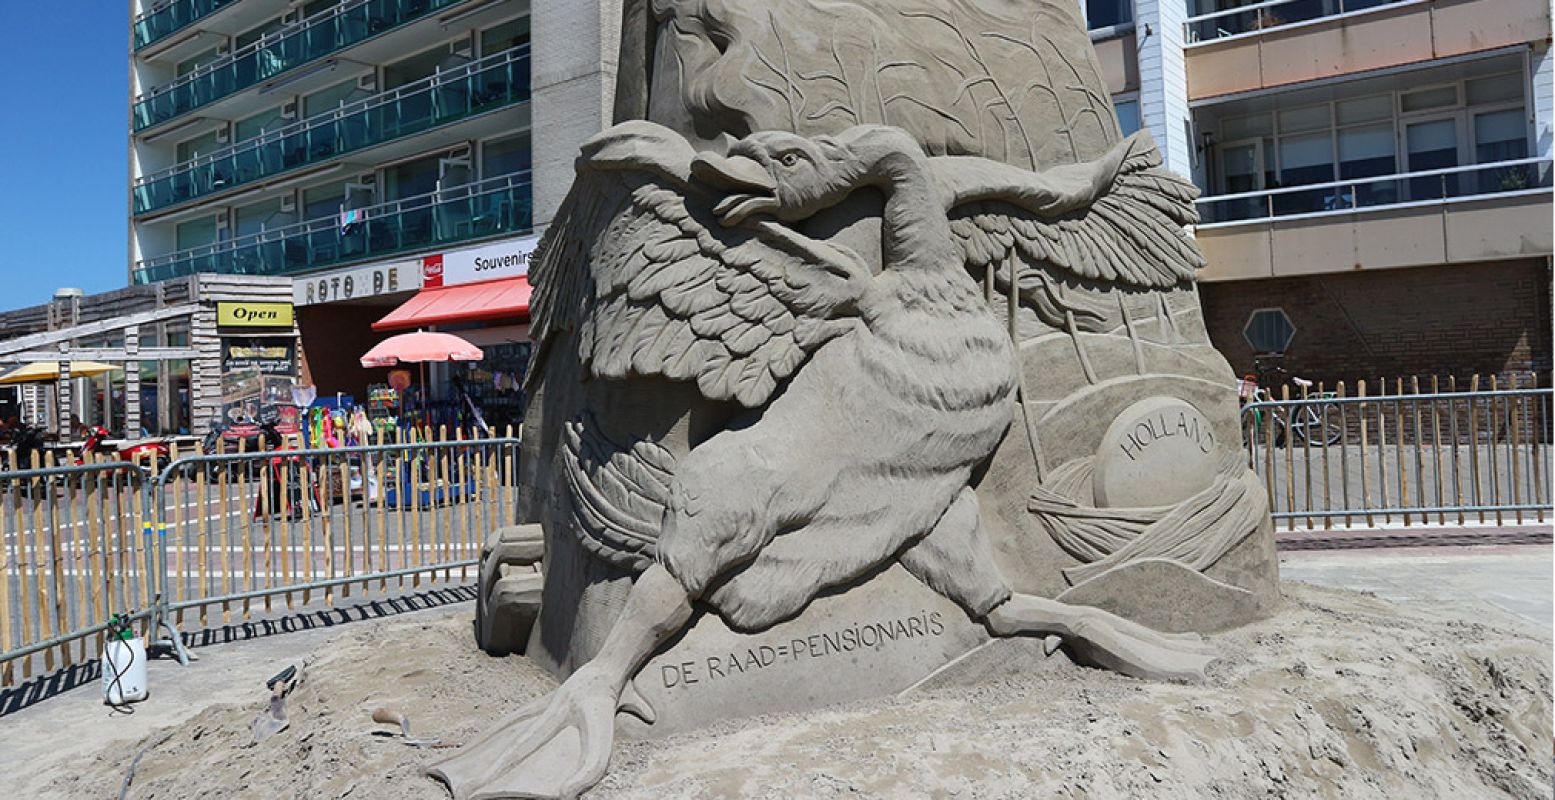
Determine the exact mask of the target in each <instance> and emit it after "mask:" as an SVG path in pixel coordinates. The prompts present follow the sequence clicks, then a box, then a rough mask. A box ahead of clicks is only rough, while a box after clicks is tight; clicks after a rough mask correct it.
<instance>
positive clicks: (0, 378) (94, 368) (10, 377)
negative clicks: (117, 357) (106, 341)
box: [0, 361, 124, 385]
mask: <svg viewBox="0 0 1555 800" xmlns="http://www.w3.org/2000/svg"><path fill="white" fill-rule="evenodd" d="M116 369H124V368H123V367H121V366H118V365H116V364H104V363H102V362H100V361H72V362H70V377H72V378H95V377H97V376H98V375H101V374H103V373H105V372H112V371H114V370H116ZM59 374H60V363H59V362H58V361H34V362H32V363H31V364H27V365H25V366H21V367H17V368H16V369H13V370H11V371H10V372H7V373H6V374H4V375H0V384H6V385H11V384H17V383H53V382H55V381H57V380H59Z"/></svg>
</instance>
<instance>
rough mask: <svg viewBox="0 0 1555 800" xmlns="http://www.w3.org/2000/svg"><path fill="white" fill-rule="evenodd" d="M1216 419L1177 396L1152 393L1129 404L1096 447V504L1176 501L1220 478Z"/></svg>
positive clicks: (1138, 505)
mask: <svg viewBox="0 0 1555 800" xmlns="http://www.w3.org/2000/svg"><path fill="white" fill-rule="evenodd" d="M1215 447H1216V442H1215V434H1214V430H1213V427H1212V426H1211V425H1210V421H1209V419H1208V418H1207V417H1205V416H1204V414H1203V412H1201V411H1199V410H1198V409H1197V408H1195V407H1194V406H1193V405H1192V404H1191V403H1188V402H1186V401H1184V400H1181V399H1179V398H1176V397H1161V396H1157V397H1147V398H1145V399H1144V400H1140V401H1139V402H1137V403H1135V404H1133V405H1131V406H1129V407H1128V408H1125V409H1123V413H1121V414H1119V415H1118V417H1117V419H1114V420H1113V421H1112V425H1110V426H1109V427H1108V428H1107V433H1106V434H1105V435H1104V436H1103V437H1102V440H1101V447H1100V448H1098V449H1097V451H1096V472H1095V479H1094V480H1095V492H1096V504H1097V505H1098V506H1102V507H1111V508H1141V507H1149V506H1166V505H1174V504H1176V503H1178V502H1181V501H1182V500H1183V499H1185V498H1188V497H1191V496H1193V495H1195V494H1197V493H1199V492H1201V491H1203V490H1204V489H1206V488H1208V487H1209V485H1210V484H1211V483H1212V482H1214V480H1215V461H1216V457H1215Z"/></svg>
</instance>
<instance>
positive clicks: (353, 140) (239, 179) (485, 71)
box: [134, 45, 529, 214]
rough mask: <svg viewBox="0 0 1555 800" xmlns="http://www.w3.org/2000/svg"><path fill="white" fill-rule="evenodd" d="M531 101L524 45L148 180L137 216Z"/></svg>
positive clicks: (140, 192) (138, 195)
mask: <svg viewBox="0 0 1555 800" xmlns="http://www.w3.org/2000/svg"><path fill="white" fill-rule="evenodd" d="M528 99H529V47H528V45H523V46H520V47H517V48H514V49H512V50H508V51H505V52H502V53H498V54H496V55H493V56H488V57H486V58H484V59H481V60H480V61H477V62H474V63H472V64H469V65H466V66H464V67H460V68H458V69H456V70H452V71H450V72H447V73H440V74H438V75H434V76H432V77H430V78H426V79H423V80H421V81H417V82H415V83H412V84H407V85H406V86H402V87H399V88H397V89H393V90H391V91H388V92H383V93H381V94H379V95H376V96H374V97H369V98H366V99H364V100H360V101H357V102H355V103H352V104H349V105H346V106H343V107H341V108H338V109H331V110H329V111H327V112H325V113H323V114H318V115H315V116H314V117H311V118H309V119H306V120H303V121H301V122H298V123H295V124H293V125H289V126H287V127H285V128H281V129H279V130H276V131H271V132H269V133H264V134H261V135H260V136H259V137H257V138H255V139H252V140H250V141H247V142H239V143H237V144H236V145H233V146H232V147H231V148H228V149H226V150H225V151H218V152H217V153H216V154H215V155H214V156H212V157H208V158H207V159H204V160H200V161H198V162H195V163H193V164H190V165H188V166H184V167H174V168H173V171H169V172H163V173H157V174H155V175H153V176H150V177H148V178H146V179H144V182H143V183H141V184H140V185H138V186H137V187H136V191H135V195H134V197H135V213H136V214H144V213H146V212H148V211H155V210H158V209H161V208H166V207H167V206H170V205H173V204H176V203H182V202H185V201H187V200H191V199H194V198H196V197H201V196H204V195H206V194H209V193H211V192H216V191H222V190H225V189H230V188H233V187H235V186H240V185H242V184H245V183H249V182H251V181H256V180H260V179H263V178H269V177H273V176H275V175H278V174H280V173H282V172H285V171H287V170H291V169H296V168H298V167H302V166H305V165H308V164H317V163H320V162H322V161H326V160H328V159H331V158H335V157H337V156H340V155H344V154H346V153H350V152H352V151H355V150H360V149H362V148H365V147H371V146H374V145H378V144H382V143H384V142H388V141H392V140H394V139H398V138H400V137H403V136H409V135H411V134H415V133H420V132H422V131H425V130H430V129H431V128H434V127H437V126H439V125H445V124H448V123H450V122H455V121H457V120H459V119H463V118H464V117H467V116H470V115H471V114H477V113H484V112H486V111H491V110H494V109H498V108H502V107H504V106H510V105H514V104H517V103H522V102H526V101H528ZM207 172H209V173H210V174H208V175H207V174H206V173H207Z"/></svg>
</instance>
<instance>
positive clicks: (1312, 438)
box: [1291, 403, 1344, 447]
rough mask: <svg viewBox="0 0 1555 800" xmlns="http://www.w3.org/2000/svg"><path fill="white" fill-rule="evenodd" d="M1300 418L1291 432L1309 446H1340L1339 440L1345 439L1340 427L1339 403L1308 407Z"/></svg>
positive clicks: (1303, 410) (1292, 426)
mask: <svg viewBox="0 0 1555 800" xmlns="http://www.w3.org/2000/svg"><path fill="white" fill-rule="evenodd" d="M1300 416H1301V418H1300V419H1299V420H1297V421H1296V422H1294V423H1293V424H1292V425H1291V431H1292V432H1294V433H1295V434H1296V435H1297V436H1300V437H1301V438H1302V439H1304V440H1306V441H1307V442H1308V443H1309V444H1316V445H1322V446H1324V447H1327V446H1329V445H1332V444H1338V443H1339V440H1340V439H1343V438H1344V429H1343V428H1341V427H1339V404H1338V403H1324V404H1323V405H1321V406H1306V407H1305V408H1303V409H1302V411H1301V415H1300Z"/></svg>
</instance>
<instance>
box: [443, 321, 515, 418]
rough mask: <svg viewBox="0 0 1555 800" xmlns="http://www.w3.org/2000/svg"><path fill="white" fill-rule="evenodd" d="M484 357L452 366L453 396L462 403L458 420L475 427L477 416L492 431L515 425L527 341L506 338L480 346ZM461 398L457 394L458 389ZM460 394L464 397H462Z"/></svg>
mask: <svg viewBox="0 0 1555 800" xmlns="http://www.w3.org/2000/svg"><path fill="white" fill-rule="evenodd" d="M481 349H482V350H483V351H485V353H486V358H485V359H483V360H481V361H476V362H472V363H470V364H466V365H462V366H464V367H465V368H464V369H463V370H461V369H459V367H457V366H456V367H455V368H454V371H453V379H452V380H451V381H450V383H451V384H452V389H453V393H454V395H455V399H459V400H460V401H461V402H462V403H463V405H464V406H465V408H464V410H463V413H461V414H460V420H461V421H465V420H468V423H469V424H467V425H466V427H479V425H478V424H476V423H475V420H474V417H475V416H477V415H478V416H479V417H480V418H481V419H482V420H483V421H484V422H485V423H486V425H487V426H489V427H490V428H491V430H492V432H494V433H498V432H501V431H503V430H504V429H505V428H506V427H507V426H509V425H512V426H514V427H517V426H518V424H519V423H520V422H522V421H523V419H524V389H523V385H524V370H525V369H526V368H528V366H529V350H530V344H529V342H509V343H506V344H494V345H486V346H484V347H482V348H481ZM461 392H462V393H463V398H460V397H459V395H460V393H461ZM464 398H468V399H467V400H465V399H464Z"/></svg>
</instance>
